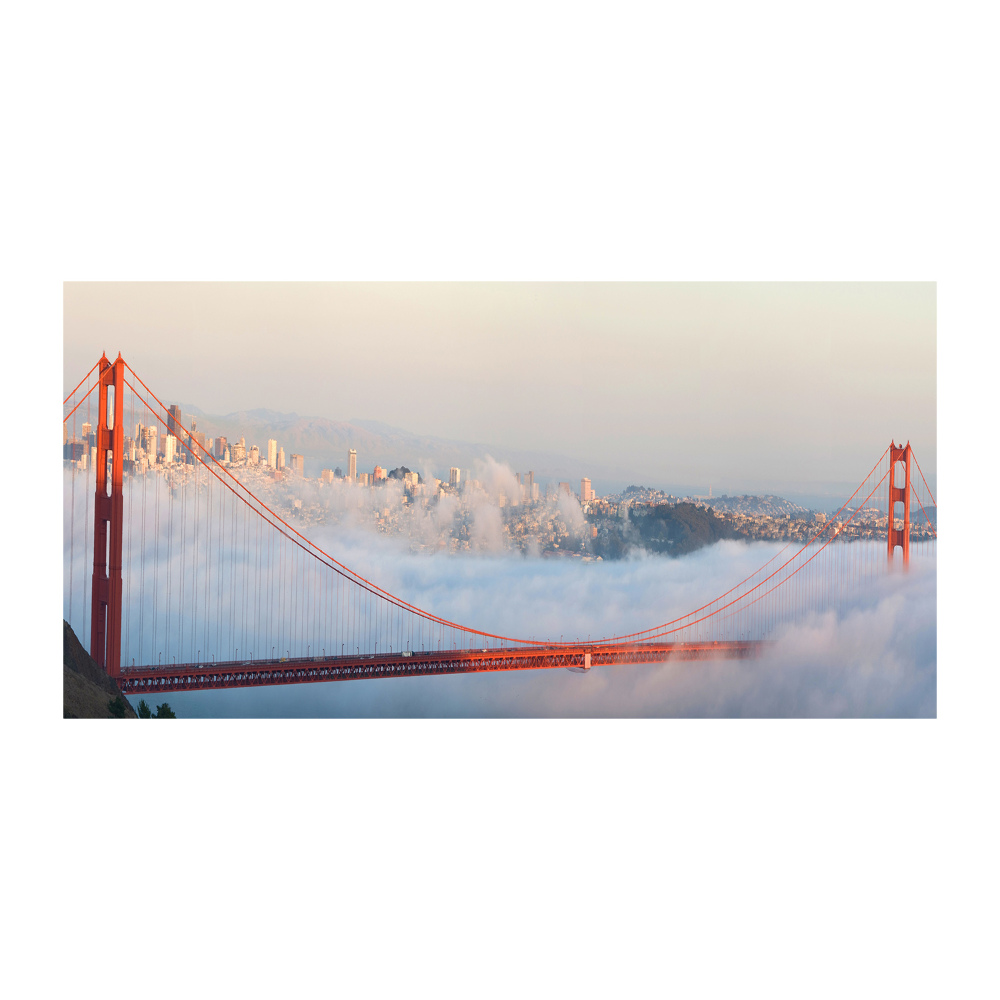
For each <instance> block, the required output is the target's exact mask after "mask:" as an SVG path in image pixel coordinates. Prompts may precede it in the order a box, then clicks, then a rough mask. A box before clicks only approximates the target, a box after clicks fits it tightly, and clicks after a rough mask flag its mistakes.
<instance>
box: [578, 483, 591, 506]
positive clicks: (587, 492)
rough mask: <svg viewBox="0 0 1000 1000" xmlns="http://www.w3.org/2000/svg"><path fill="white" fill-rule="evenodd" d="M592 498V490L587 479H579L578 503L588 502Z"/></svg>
mask: <svg viewBox="0 0 1000 1000" xmlns="http://www.w3.org/2000/svg"><path fill="white" fill-rule="evenodd" d="M593 499H594V491H593V490H592V489H591V488H590V480H589V479H581V480H580V503H588V502H589V501H591V500H593Z"/></svg>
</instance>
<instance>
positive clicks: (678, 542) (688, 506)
mask: <svg viewBox="0 0 1000 1000" xmlns="http://www.w3.org/2000/svg"><path fill="white" fill-rule="evenodd" d="M630 521H631V523H632V526H633V527H634V528H636V529H637V530H638V532H639V537H640V539H641V541H642V545H643V547H644V548H646V549H648V550H649V551H650V552H658V553H663V554H666V555H672V556H683V555H687V554H688V553H689V552H694V551H695V550H697V549H700V548H702V547H703V546H705V545H711V544H712V543H713V542H717V541H719V540H720V539H723V538H740V537H742V536H740V535H739V534H738V533H737V532H736V531H734V530H733V528H732V527H730V525H728V524H727V523H726V522H725V521H723V520H722V519H721V518H719V517H716V516H715V515H714V514H712V513H711V512H710V511H708V510H706V509H705V508H703V507H696V506H695V505H694V504H692V503H679V504H657V505H656V506H655V507H649V508H645V509H644V508H639V509H638V510H637V511H634V512H633V513H632V516H631V517H630Z"/></svg>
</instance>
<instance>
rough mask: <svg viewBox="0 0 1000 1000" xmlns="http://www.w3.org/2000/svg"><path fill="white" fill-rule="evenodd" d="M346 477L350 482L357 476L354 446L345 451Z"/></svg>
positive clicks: (356, 454) (356, 456)
mask: <svg viewBox="0 0 1000 1000" xmlns="http://www.w3.org/2000/svg"><path fill="white" fill-rule="evenodd" d="M347 478H348V479H349V480H350V481H351V482H352V483H353V482H355V481H356V480H357V478H358V453H357V451H356V450H355V449H354V448H352V449H351V450H350V451H349V452H348V453H347Z"/></svg>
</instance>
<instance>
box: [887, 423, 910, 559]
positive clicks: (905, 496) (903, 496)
mask: <svg viewBox="0 0 1000 1000" xmlns="http://www.w3.org/2000/svg"><path fill="white" fill-rule="evenodd" d="M910 457H911V449H910V442H909V441H907V442H906V447H905V448H904V447H901V446H900V447H897V445H896V442H895V441H893V442H892V444H890V445H889V512H888V513H889V525H888V528H889V530H888V557H889V565H890V566H891V565H892V564H893V561H894V560H895V556H896V548H897V546H898V547H900V548H902V550H903V566H904V567H907V566H909V565H910ZM897 463H902V466H903V470H904V473H905V476H906V482H905V483H904V484H903V485H902V486H897V485H896V464H897ZM897 503H902V505H903V527H902V528H897V527H896V504H897Z"/></svg>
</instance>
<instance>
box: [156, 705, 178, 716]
mask: <svg viewBox="0 0 1000 1000" xmlns="http://www.w3.org/2000/svg"><path fill="white" fill-rule="evenodd" d="M154 718H157V719H176V718H177V716H176V715H174V711H173V709H172V708H171V707H170V706H169V705H168V704H167V703H166V702H164V703H163V704H162V705H157V706H156V715H155V716H154Z"/></svg>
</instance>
